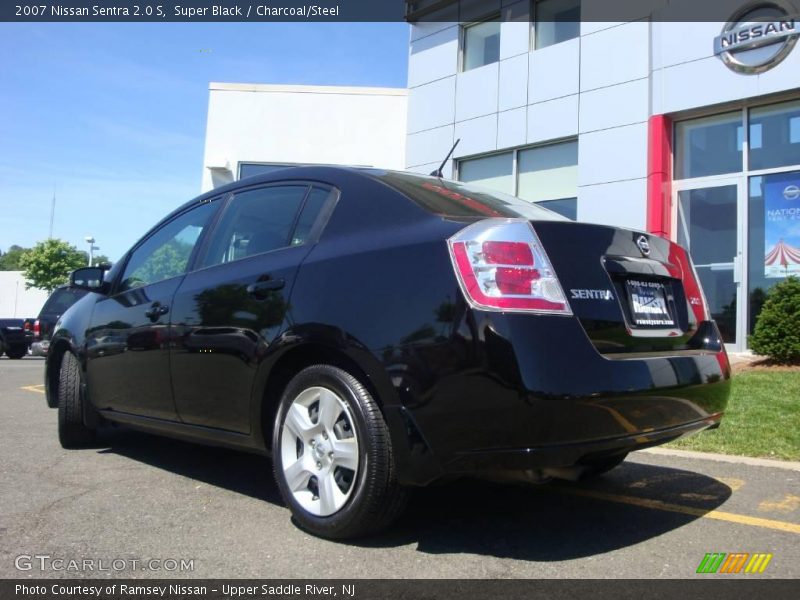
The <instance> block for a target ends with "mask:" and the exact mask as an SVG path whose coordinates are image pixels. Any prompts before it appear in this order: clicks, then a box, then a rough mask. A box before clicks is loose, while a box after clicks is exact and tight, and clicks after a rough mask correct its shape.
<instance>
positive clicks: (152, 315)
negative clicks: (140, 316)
mask: <svg viewBox="0 0 800 600" xmlns="http://www.w3.org/2000/svg"><path fill="white" fill-rule="evenodd" d="M168 312H169V306H167V305H165V304H161V303H160V302H153V304H152V305H151V306H150V308H148V309H147V310H146V311H144V316H145V317H147V318H148V319H150V320H151V321H153V322H154V323H155V322H156V321H158V318H159V317H160V316H161V315H165V314H167V313H168Z"/></svg>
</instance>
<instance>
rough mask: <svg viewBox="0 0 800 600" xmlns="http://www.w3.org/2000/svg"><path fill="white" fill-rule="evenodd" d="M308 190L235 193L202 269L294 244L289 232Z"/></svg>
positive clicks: (271, 188) (287, 188)
mask: <svg viewBox="0 0 800 600" xmlns="http://www.w3.org/2000/svg"><path fill="white" fill-rule="evenodd" d="M308 191H309V186H307V185H279V186H269V187H263V188H256V189H252V190H246V191H244V192H239V193H238V194H236V195H235V196H234V197H233V199H232V200H231V201H230V204H229V205H228V207H227V208H226V209H225V214H223V215H222V219H220V222H219V225H217V227H216V229H215V230H214V234H213V235H212V237H211V243H210V245H209V249H208V252H207V253H206V255H205V257H204V259H203V264H202V266H203V267H210V266H212V265H218V264H221V263H227V262H231V261H234V260H239V259H242V258H247V257H249V256H255V255H257V254H263V253H265V252H272V251H273V250H278V249H280V248H286V247H287V246H291V245H294V239H293V237H292V232H293V231H294V228H295V222H296V221H297V216H298V213H299V212H300V209H301V207H302V206H303V200H305V198H306V195H307V193H308ZM299 243H302V242H299Z"/></svg>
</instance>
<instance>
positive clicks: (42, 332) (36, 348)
mask: <svg viewBox="0 0 800 600" xmlns="http://www.w3.org/2000/svg"><path fill="white" fill-rule="evenodd" d="M85 295H86V290H83V289H80V288H75V287H70V286H68V285H62V286H59V287H57V288H56V289H55V290H53V293H52V294H50V297H49V298H47V302H45V303H44V306H43V307H42V310H41V311H39V316H38V317H37V318H36V320H35V321H34V322H33V327H32V328H31V329H32V337H33V339H32V341H31V344H30V346H31V354H32V355H33V356H47V351H48V349H49V348H50V336H51V335H52V334H53V327H54V326H55V324H56V322H57V321H58V319H59V318H60V317H61V315H62V314H64V313H65V312H66V311H67V309H68V308H69V307H70V306H72V305H73V304H75V302H77V301H78V300H79V299H80V298H83V296H85Z"/></svg>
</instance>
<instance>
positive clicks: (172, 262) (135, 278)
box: [128, 240, 193, 285]
mask: <svg viewBox="0 0 800 600" xmlns="http://www.w3.org/2000/svg"><path fill="white" fill-rule="evenodd" d="M192 248H193V246H192V244H188V243H186V242H182V241H180V240H171V241H170V242H167V243H166V244H164V245H163V246H161V248H159V249H158V250H156V251H155V252H153V254H151V255H150V256H148V257H147V258H146V259H145V261H144V262H143V263H142V264H140V265H139V266H138V267H137V268H136V269H134V271H133V272H132V273H131V274H130V276H129V277H128V285H132V284H134V283H135V282H138V283H139V285H146V284H148V283H153V282H155V281H161V280H162V279H168V278H170V277H175V276H176V275H180V274H181V273H183V272H184V271H185V270H186V264H187V263H188V262H189V255H191V253H192Z"/></svg>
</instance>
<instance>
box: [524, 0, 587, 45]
mask: <svg viewBox="0 0 800 600" xmlns="http://www.w3.org/2000/svg"><path fill="white" fill-rule="evenodd" d="M535 11H536V15H535V17H534V19H535V23H536V26H535V27H536V29H535V34H534V38H535V41H536V48H537V49H538V48H546V47H547V46H552V45H553V44H558V43H559V42H564V41H566V40H571V39H572V38H576V37H578V36H579V35H580V27H581V2H580V0H537V2H536V8H535Z"/></svg>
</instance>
